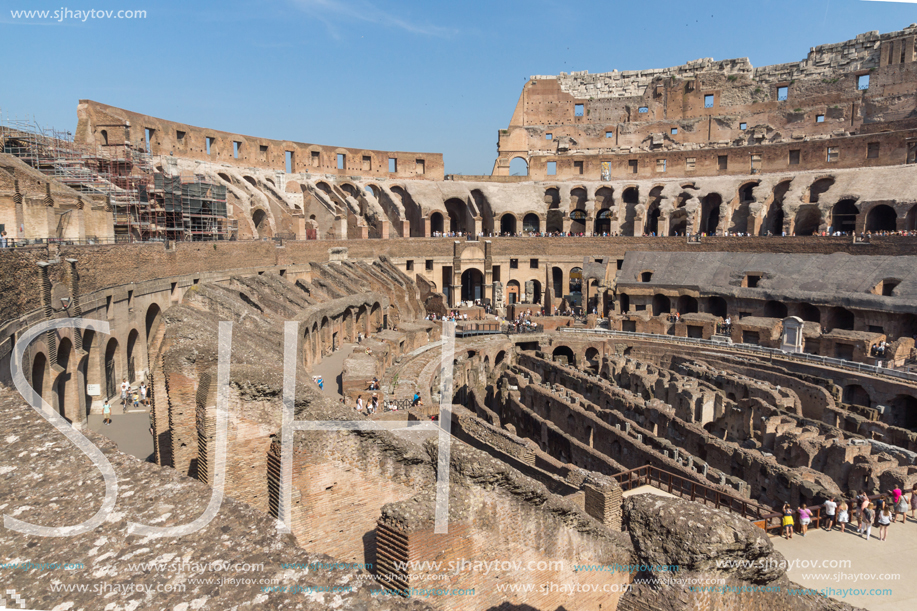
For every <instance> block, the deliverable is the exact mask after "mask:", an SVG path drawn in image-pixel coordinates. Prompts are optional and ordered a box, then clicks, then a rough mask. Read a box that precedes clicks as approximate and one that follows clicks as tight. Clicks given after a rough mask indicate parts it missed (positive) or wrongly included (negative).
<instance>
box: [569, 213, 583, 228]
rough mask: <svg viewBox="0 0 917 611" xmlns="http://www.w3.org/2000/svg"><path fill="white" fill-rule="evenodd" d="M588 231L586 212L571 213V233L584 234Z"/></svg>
mask: <svg viewBox="0 0 917 611" xmlns="http://www.w3.org/2000/svg"><path fill="white" fill-rule="evenodd" d="M585 231H586V211H585V210H574V211H572V212H571V213H570V232H571V233H584V232H585Z"/></svg>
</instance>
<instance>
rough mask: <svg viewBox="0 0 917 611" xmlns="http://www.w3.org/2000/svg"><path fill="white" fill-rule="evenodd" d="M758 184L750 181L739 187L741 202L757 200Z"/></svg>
mask: <svg viewBox="0 0 917 611" xmlns="http://www.w3.org/2000/svg"><path fill="white" fill-rule="evenodd" d="M757 186H758V183H756V182H750V183H748V184H745V185H742V186H741V187H739V203H741V204H747V203H749V202H753V201H755V187H757Z"/></svg>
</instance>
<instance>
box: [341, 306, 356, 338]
mask: <svg viewBox="0 0 917 611" xmlns="http://www.w3.org/2000/svg"><path fill="white" fill-rule="evenodd" d="M341 332H342V333H343V334H344V341H345V342H351V341H353V340H354V339H356V335H357V334H356V333H355V332H354V330H353V312H351V311H350V308H345V309H344V312H343V314H342V316H341Z"/></svg>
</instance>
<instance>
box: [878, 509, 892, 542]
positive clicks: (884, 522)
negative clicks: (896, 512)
mask: <svg viewBox="0 0 917 611" xmlns="http://www.w3.org/2000/svg"><path fill="white" fill-rule="evenodd" d="M891 521H892V513H891V512H890V511H889V510H888V507H886V508H885V509H883V510H882V511H880V512H879V541H885V536H886V535H887V534H888V525H889V524H891Z"/></svg>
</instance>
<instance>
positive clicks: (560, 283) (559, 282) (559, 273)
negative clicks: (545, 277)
mask: <svg viewBox="0 0 917 611" xmlns="http://www.w3.org/2000/svg"><path fill="white" fill-rule="evenodd" d="M551 284H552V285H553V290H554V297H555V298H559V297H563V296H564V270H562V269H561V268H559V267H554V268H552V269H551Z"/></svg>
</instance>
